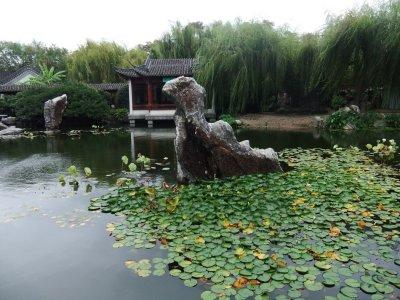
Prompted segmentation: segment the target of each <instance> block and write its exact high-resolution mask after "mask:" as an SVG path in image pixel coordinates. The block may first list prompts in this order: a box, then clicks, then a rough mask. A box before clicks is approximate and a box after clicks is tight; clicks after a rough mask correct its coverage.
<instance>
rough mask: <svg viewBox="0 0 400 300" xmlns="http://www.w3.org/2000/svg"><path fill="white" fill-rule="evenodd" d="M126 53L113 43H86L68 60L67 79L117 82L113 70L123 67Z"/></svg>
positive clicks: (122, 48)
mask: <svg viewBox="0 0 400 300" xmlns="http://www.w3.org/2000/svg"><path fill="white" fill-rule="evenodd" d="M126 52H127V51H126V49H125V48H124V47H121V46H119V45H117V44H116V43H113V42H99V43H97V42H93V41H87V42H86V44H84V45H82V46H80V47H79V49H78V50H76V51H74V52H73V53H72V54H71V55H70V57H69V58H68V62H67V70H68V77H69V78H70V79H72V80H76V81H81V82H87V83H102V82H115V81H118V80H120V79H119V78H117V76H116V73H115V69H114V68H115V67H116V66H121V65H123V62H124V57H125V54H126Z"/></svg>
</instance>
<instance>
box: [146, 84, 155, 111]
mask: <svg viewBox="0 0 400 300" xmlns="http://www.w3.org/2000/svg"><path fill="white" fill-rule="evenodd" d="M153 107H154V95H153V86H152V84H151V82H150V81H148V82H147V108H148V109H149V110H150V109H153Z"/></svg>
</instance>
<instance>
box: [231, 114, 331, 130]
mask: <svg viewBox="0 0 400 300" xmlns="http://www.w3.org/2000/svg"><path fill="white" fill-rule="evenodd" d="M315 116H324V115H280V114H272V113H259V114H245V115H242V116H240V117H238V119H239V120H240V121H242V122H243V125H244V127H247V128H258V129H260V128H265V129H279V130H312V129H314V128H315V125H314V124H315V122H314V117H315Z"/></svg>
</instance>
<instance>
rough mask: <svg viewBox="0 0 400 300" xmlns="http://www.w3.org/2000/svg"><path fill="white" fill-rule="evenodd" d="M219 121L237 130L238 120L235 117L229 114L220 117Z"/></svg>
mask: <svg viewBox="0 0 400 300" xmlns="http://www.w3.org/2000/svg"><path fill="white" fill-rule="evenodd" d="M219 119H220V120H222V121H225V122H226V123H228V124H229V125H231V126H232V128H235V127H236V126H237V124H236V118H235V117H234V116H231V115H229V114H223V115H220V116H219Z"/></svg>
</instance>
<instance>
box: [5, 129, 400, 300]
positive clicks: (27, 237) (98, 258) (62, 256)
mask: <svg viewBox="0 0 400 300" xmlns="http://www.w3.org/2000/svg"><path fill="white" fill-rule="evenodd" d="M237 136H238V139H239V140H243V139H249V140H250V142H251V145H252V146H255V147H273V148H274V149H276V150H278V151H279V150H282V149H284V148H295V147H302V148H315V147H318V148H332V146H333V145H334V144H339V145H343V146H346V145H358V146H363V145H365V144H366V143H374V142H375V140H376V139H379V138H383V137H385V138H394V139H396V140H399V138H400V134H399V133H397V132H394V131H389V132H368V133H365V132H358V133H337V134H332V133H330V134H329V133H314V132H284V131H265V130H250V129H241V130H239V131H238V132H237ZM173 139H174V129H172V128H167V129H152V130H147V129H135V130H129V129H126V130H125V129H121V130H114V131H112V132H111V133H109V134H91V133H84V134H82V136H68V135H66V134H63V135H59V136H56V137H43V136H38V137H35V138H33V139H28V138H20V139H13V140H0V278H1V279H0V299H7V300H8V299H197V298H199V295H200V293H201V292H202V291H203V290H204V287H202V286H201V285H200V286H197V287H195V288H188V287H185V286H184V285H183V284H182V281H181V280H180V279H179V278H176V277H172V276H169V275H164V276H161V277H149V278H146V279H143V278H139V277H138V276H136V275H135V274H133V273H132V272H131V271H130V270H129V269H127V268H126V267H125V266H124V262H125V261H127V260H139V259H141V258H146V257H149V253H151V257H154V256H159V257H162V256H165V255H166V253H165V250H160V249H157V250H154V249H151V250H135V249H130V248H129V247H122V248H118V249H115V248H113V244H114V242H115V240H114V238H113V237H110V236H109V234H108V233H107V232H106V230H105V229H106V224H107V223H109V222H112V221H115V220H118V219H119V218H118V217H116V216H113V215H111V214H102V213H99V212H90V211H88V209H87V207H88V204H89V201H90V199H91V198H93V197H96V196H99V195H102V194H105V193H107V192H108V191H109V188H110V187H111V186H113V185H114V183H115V181H116V179H117V178H118V177H119V176H121V156H123V155H127V156H129V157H131V158H132V157H136V156H137V154H138V153H142V154H145V155H146V156H148V157H151V158H153V159H155V160H157V161H165V160H164V158H165V157H167V158H168V160H166V161H167V166H168V167H167V168H165V166H164V168H161V167H158V168H157V169H156V170H152V171H150V173H149V174H147V175H146V176H147V178H146V180H148V181H151V182H153V183H156V184H160V183H161V182H163V181H167V182H169V183H171V182H173V181H174V177H175V158H174V149H173ZM70 165H75V166H77V168H78V169H79V170H82V169H83V168H84V167H86V166H88V167H90V168H91V170H92V172H93V178H95V179H91V180H86V182H85V180H84V183H83V184H81V186H80V187H79V188H78V190H77V191H74V190H73V188H72V187H71V186H69V185H68V184H67V185H66V186H61V184H60V183H59V182H58V177H59V176H60V175H61V174H65V172H66V169H67V168H68V166H70Z"/></svg>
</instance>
